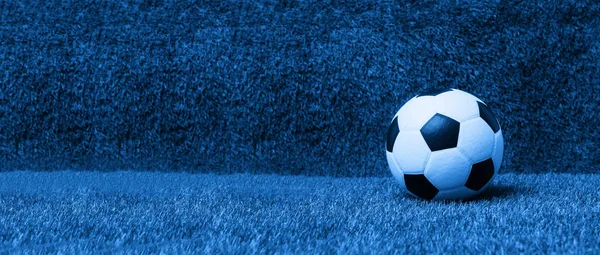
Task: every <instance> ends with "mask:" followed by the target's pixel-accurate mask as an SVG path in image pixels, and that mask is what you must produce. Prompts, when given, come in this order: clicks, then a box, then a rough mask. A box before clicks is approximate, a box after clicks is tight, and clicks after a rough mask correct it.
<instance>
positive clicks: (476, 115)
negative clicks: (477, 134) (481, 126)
mask: <svg viewBox="0 0 600 255" xmlns="http://www.w3.org/2000/svg"><path fill="white" fill-rule="evenodd" d="M477 118H479V113H477V114H475V115H473V116H470V117H468V118H467V119H465V120H463V121H461V122H460V123H461V124H462V123H465V122H467V121H470V120H474V119H477Z"/></svg>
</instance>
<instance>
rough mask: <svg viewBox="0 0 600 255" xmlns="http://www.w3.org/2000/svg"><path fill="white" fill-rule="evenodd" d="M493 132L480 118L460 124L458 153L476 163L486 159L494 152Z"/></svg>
mask: <svg viewBox="0 0 600 255" xmlns="http://www.w3.org/2000/svg"><path fill="white" fill-rule="evenodd" d="M494 139H495V136H494V132H493V131H492V129H490V127H489V126H488V124H487V123H486V122H485V121H484V120H483V119H481V118H479V117H477V118H475V119H471V120H468V121H466V122H462V123H460V131H459V133H458V145H457V147H458V148H459V149H460V151H461V152H462V153H463V154H464V155H465V156H467V158H469V159H470V160H471V163H476V162H480V161H483V160H485V159H488V158H490V157H491V156H492V152H493V151H494Z"/></svg>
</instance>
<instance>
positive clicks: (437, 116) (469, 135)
mask: <svg viewBox="0 0 600 255" xmlns="http://www.w3.org/2000/svg"><path fill="white" fill-rule="evenodd" d="M386 150H387V152H386V155H387V161H388V165H389V167H390V170H391V172H392V174H393V176H394V178H395V179H396V180H397V181H398V182H399V183H400V184H401V186H402V187H403V188H404V190H405V191H407V193H408V194H411V195H413V196H416V197H419V198H422V199H427V200H432V199H433V200H442V199H468V198H471V197H474V196H476V195H478V194H480V193H481V192H482V191H483V190H485V189H486V188H487V187H488V186H489V185H490V183H491V182H492V179H493V178H494V176H495V175H496V173H497V172H498V170H499V169H500V165H501V164H502V154H503V152H504V139H503V138H502V130H501V129H500V124H499V123H498V120H497V119H496V117H495V116H494V114H493V113H492V111H491V110H490V108H489V107H488V106H487V105H486V104H485V103H484V102H483V101H481V100H479V99H478V98H477V97H475V96H473V95H471V94H469V93H467V92H464V91H460V90H457V89H446V90H437V91H430V92H426V93H424V94H421V95H418V96H416V97H414V98H412V99H410V100H409V101H408V102H406V104H404V105H403V106H402V107H401V108H400V110H399V111H398V112H397V113H396V115H395V116H394V118H393V120H392V123H391V124H390V126H389V129H388V132H387V141H386Z"/></svg>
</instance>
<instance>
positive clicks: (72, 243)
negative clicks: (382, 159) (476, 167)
mask: <svg viewBox="0 0 600 255" xmlns="http://www.w3.org/2000/svg"><path fill="white" fill-rule="evenodd" d="M494 182H495V183H494V186H493V187H492V188H491V189H489V190H488V191H487V192H486V193H485V194H484V195H482V196H481V197H479V198H478V199H475V200H471V201H463V202H460V201H451V202H435V201H434V202H428V201H421V200H417V199H413V198H410V197H406V196H404V195H403V194H402V193H401V191H400V190H399V187H398V185H396V183H395V182H394V180H393V179H392V177H389V178H330V177H304V176H277V175H245V174H236V175H206V174H199V175H194V174H184V173H148V172H112V173H98V172H72V171H60V172H50V173H48V172H27V171H22V172H8V173H0V252H9V253H12V252H23V251H27V252H42V253H48V252H53V253H54V252H63V253H74V252H75V253H80V252H83V253H89V252H109V253H113V252H136V253H137V252H166V253H176V252H179V253H182V252H185V253H189V252H205V253H209V254H215V253H219V252H225V253H237V254H241V253H255V252H260V253H262V252H268V253H271V252H295V253H298V252H310V253H314V252H325V253H330V252H339V253H349V252H350V253H370V252H374V253H380V252H392V251H397V252H399V253H404V252H425V253H465V252H467V253H509V254H514V253H527V254H531V253H538V252H541V253H551V252H556V253H586V252H588V253H598V252H600V198H599V197H600V188H599V186H598V184H599V183H600V175H589V174H587V175H586V174H579V175H570V174H537V175H534V174H530V175H528V174H502V175H499V176H498V177H497V178H496V179H495V180H494Z"/></svg>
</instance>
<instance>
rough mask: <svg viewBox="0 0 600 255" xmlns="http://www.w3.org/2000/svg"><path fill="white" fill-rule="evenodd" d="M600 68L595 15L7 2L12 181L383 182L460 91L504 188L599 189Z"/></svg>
mask: <svg viewBox="0 0 600 255" xmlns="http://www.w3.org/2000/svg"><path fill="white" fill-rule="evenodd" d="M599 54H600V5H599V4H598V3H596V1H557V2H554V1H542V2H540V3H538V1H400V2H394V1H368V0H367V1H268V0H258V1H168V0H164V1H160V0H154V1H151V0H150V1H91V0H87V1H75V0H73V1H27V2H21V1H0V70H1V71H0V160H1V162H2V165H1V166H0V168H1V169H3V170H15V169H31V170H63V169H75V170H102V171H104V170H107V171H108V170H118V169H132V170H155V171H192V172H216V173H230V172H253V173H282V174H306V175H332V176H384V175H388V174H389V171H388V170H387V165H386V162H385V148H384V144H385V142H384V137H385V131H386V129H387V125H388V123H389V121H391V117H392V116H393V114H394V113H395V112H396V111H397V110H398V109H399V108H400V106H401V105H402V104H403V103H404V102H405V101H406V100H408V99H409V98H411V97H412V96H414V95H415V94H416V93H418V92H421V91H423V90H427V89H430V88H445V87H453V88H458V89H461V90H465V91H468V92H471V93H473V94H474V95H476V96H478V97H480V98H481V99H482V100H484V101H485V102H487V103H488V104H489V105H490V106H491V107H492V108H493V109H494V111H495V114H496V115H497V116H498V118H499V120H500V123H501V125H502V128H503V130H504V136H505V141H506V150H505V161H504V165H503V168H502V170H501V171H505V172H512V171H514V172H596V171H597V170H598V166H599V165H600V152H599V150H598V141H599V140H600V131H598V125H599V124H600V122H599V121H598V111H599V110H600V106H599V105H600V85H599V84H600V73H599V69H600V55H599Z"/></svg>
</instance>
